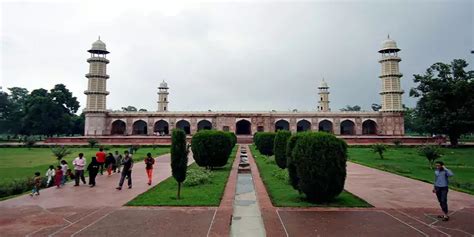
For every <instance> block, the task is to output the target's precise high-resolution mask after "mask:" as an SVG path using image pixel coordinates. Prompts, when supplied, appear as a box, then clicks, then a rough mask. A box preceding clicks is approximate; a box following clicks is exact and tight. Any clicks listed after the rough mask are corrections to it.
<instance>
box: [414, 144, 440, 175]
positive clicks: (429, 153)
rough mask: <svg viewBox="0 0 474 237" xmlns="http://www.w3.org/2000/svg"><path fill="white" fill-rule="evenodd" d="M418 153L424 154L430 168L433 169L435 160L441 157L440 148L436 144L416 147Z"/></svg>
mask: <svg viewBox="0 0 474 237" xmlns="http://www.w3.org/2000/svg"><path fill="white" fill-rule="evenodd" d="M418 154H419V155H420V156H424V157H425V158H426V159H427V160H428V163H429V165H430V169H433V164H434V162H435V160H436V159H438V158H440V157H441V150H440V149H439V147H438V146H434V145H424V146H421V147H419V148H418Z"/></svg>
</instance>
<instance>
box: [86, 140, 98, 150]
mask: <svg viewBox="0 0 474 237" xmlns="http://www.w3.org/2000/svg"><path fill="white" fill-rule="evenodd" d="M87 143H89V146H90V147H91V148H94V147H95V146H96V145H97V144H99V141H98V140H97V139H95V138H89V139H87Z"/></svg>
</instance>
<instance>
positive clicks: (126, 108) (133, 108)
mask: <svg viewBox="0 0 474 237" xmlns="http://www.w3.org/2000/svg"><path fill="white" fill-rule="evenodd" d="M122 110H123V111H124V112H137V111H138V110H137V108H136V107H135V106H131V105H129V106H127V107H122Z"/></svg>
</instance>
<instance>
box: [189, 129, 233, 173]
mask: <svg viewBox="0 0 474 237" xmlns="http://www.w3.org/2000/svg"><path fill="white" fill-rule="evenodd" d="M231 139H232V138H231V137H230V136H229V135H227V134H226V133H225V132H223V131H216V130H201V131H199V132H197V133H196V134H194V136H193V138H192V142H191V149H192V151H193V157H194V160H195V161H196V164H198V165H199V166H201V167H206V168H207V169H211V170H212V168H213V167H222V166H224V165H226V164H227V161H228V160H229V155H230V153H231V152H232V140H231Z"/></svg>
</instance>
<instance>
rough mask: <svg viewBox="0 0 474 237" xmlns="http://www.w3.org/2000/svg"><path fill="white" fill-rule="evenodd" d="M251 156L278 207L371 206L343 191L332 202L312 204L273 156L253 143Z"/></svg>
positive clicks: (274, 203)
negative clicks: (264, 152)
mask: <svg viewBox="0 0 474 237" xmlns="http://www.w3.org/2000/svg"><path fill="white" fill-rule="evenodd" d="M250 150H251V151H252V154H253V157H254V158H255V161H256V163H257V166H258V170H259V171H260V176H261V178H262V180H263V183H264V184H265V186H266V188H267V191H268V195H269V196H270V199H271V200H272V203H273V205H274V206H278V207H318V206H322V207H371V205H370V204H368V203H367V202H365V201H364V200H362V199H360V198H359V197H356V196H354V195H353V194H351V193H349V192H346V191H343V192H342V193H341V194H340V195H339V196H338V197H336V198H335V199H334V200H333V201H332V202H329V203H322V204H314V203H310V202H307V201H306V200H305V197H304V194H299V193H298V191H296V190H294V189H293V187H292V186H291V185H290V184H289V183H288V174H287V170H286V169H285V170H282V169H280V168H279V167H278V166H277V165H276V163H275V160H274V158H273V157H267V156H264V155H262V154H260V152H258V150H257V149H256V147H255V145H251V146H250Z"/></svg>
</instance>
